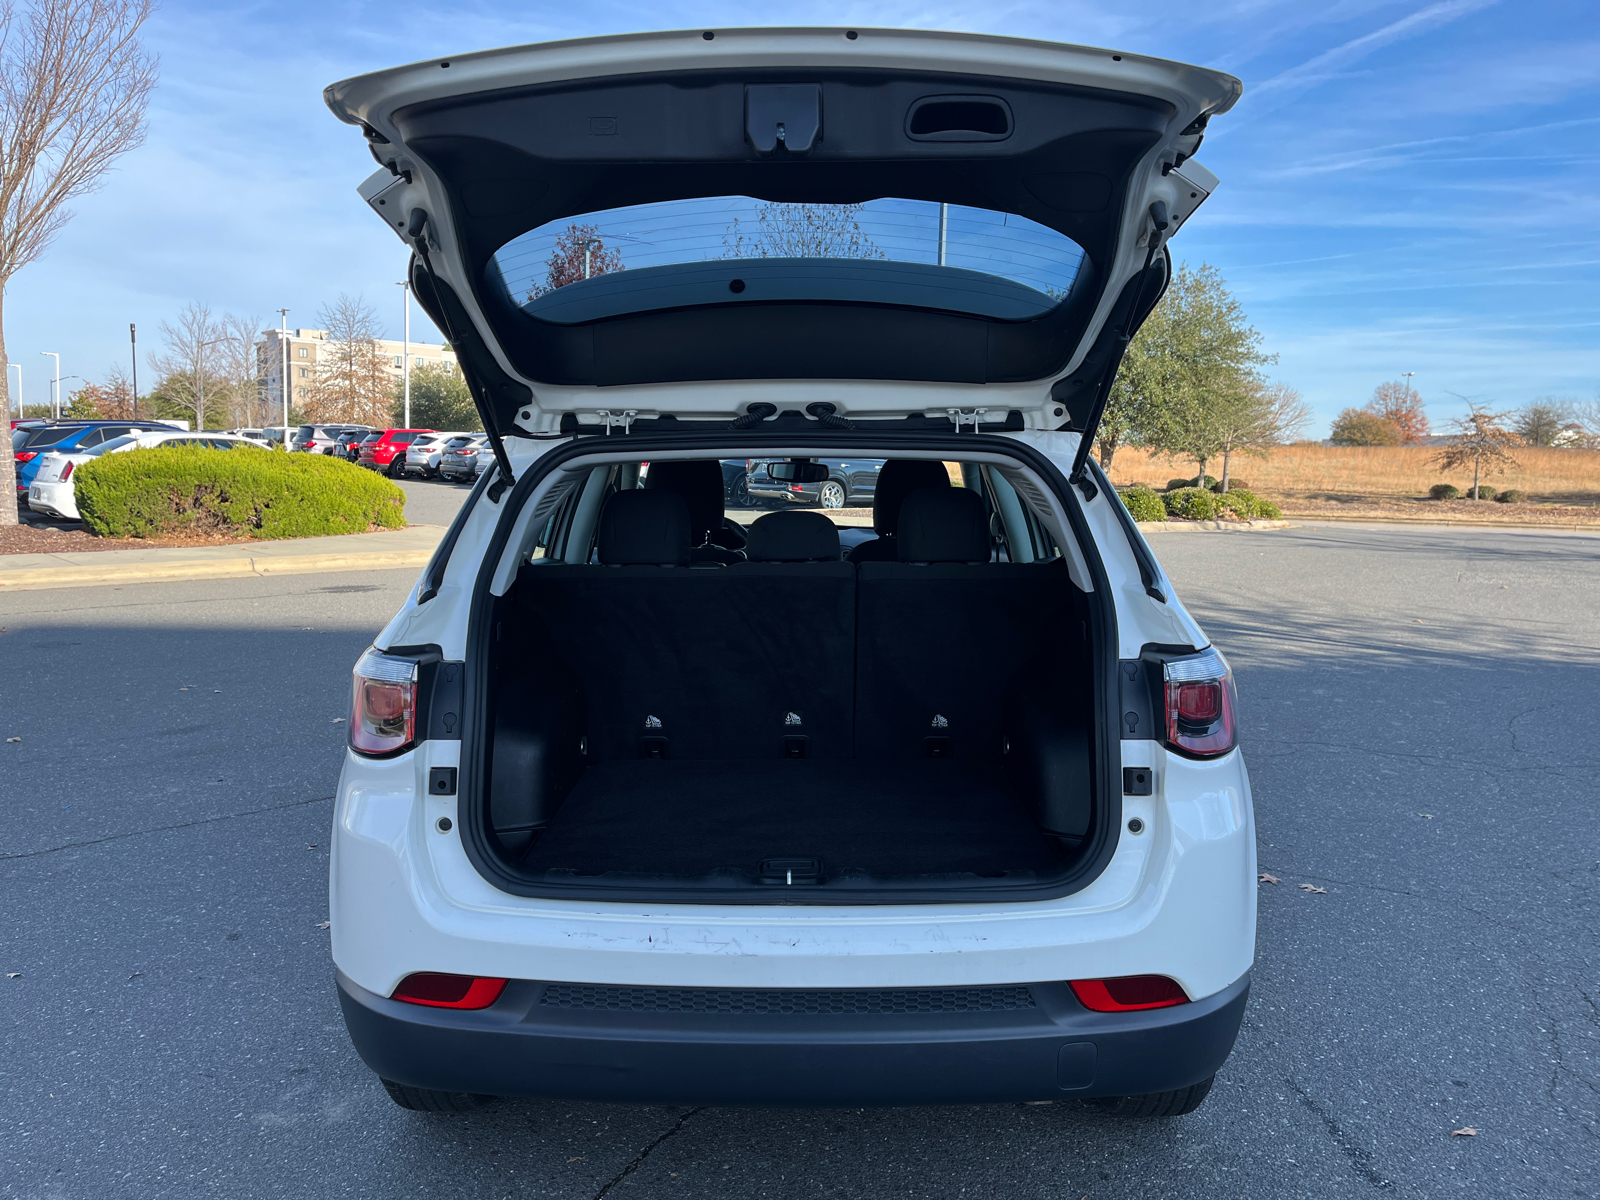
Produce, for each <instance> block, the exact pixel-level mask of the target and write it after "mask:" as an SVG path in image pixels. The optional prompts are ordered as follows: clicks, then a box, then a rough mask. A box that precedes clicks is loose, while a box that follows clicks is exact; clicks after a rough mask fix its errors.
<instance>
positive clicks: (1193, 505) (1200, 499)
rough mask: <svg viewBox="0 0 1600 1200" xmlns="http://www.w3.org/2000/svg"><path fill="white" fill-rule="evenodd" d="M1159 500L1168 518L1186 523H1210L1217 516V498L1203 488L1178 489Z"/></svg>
mask: <svg viewBox="0 0 1600 1200" xmlns="http://www.w3.org/2000/svg"><path fill="white" fill-rule="evenodd" d="M1161 499H1162V501H1163V503H1165V504H1166V506H1167V515H1168V516H1173V517H1181V518H1183V519H1184V520H1188V521H1210V520H1214V519H1215V518H1216V515H1217V497H1216V496H1213V495H1212V494H1211V493H1210V492H1208V491H1206V490H1205V489H1204V488H1197V487H1187V488H1179V489H1178V490H1177V491H1175V492H1168V493H1167V494H1166V495H1165V496H1163V497H1162V498H1161Z"/></svg>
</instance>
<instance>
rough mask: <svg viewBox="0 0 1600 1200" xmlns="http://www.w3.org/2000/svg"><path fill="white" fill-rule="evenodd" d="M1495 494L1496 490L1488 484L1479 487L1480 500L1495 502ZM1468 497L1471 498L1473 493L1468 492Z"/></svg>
mask: <svg viewBox="0 0 1600 1200" xmlns="http://www.w3.org/2000/svg"><path fill="white" fill-rule="evenodd" d="M1495 494H1496V493H1495V490H1494V489H1493V488H1492V487H1490V486H1489V485H1488V484H1487V483H1480V484H1479V485H1478V499H1479V500H1493V499H1494V498H1495ZM1467 495H1469V496H1470V495H1472V493H1471V492H1468V493H1467Z"/></svg>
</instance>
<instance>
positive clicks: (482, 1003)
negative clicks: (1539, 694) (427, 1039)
mask: <svg viewBox="0 0 1600 1200" xmlns="http://www.w3.org/2000/svg"><path fill="white" fill-rule="evenodd" d="M505 990H506V981H505V980H504V979H491V978H489V977H487V976H483V975H443V974H440V973H439V972H437V971H417V972H414V973H413V974H410V975H407V976H406V977H405V978H404V979H402V980H401V981H400V984H399V986H398V987H396V988H395V989H394V997H393V998H394V999H396V1000H404V1001H405V1002H406V1003H407V1004H425V1005H427V1006H428V1007H429V1008H488V1007H489V1006H490V1005H491V1004H493V1003H494V1002H495V1001H496V1000H498V999H500V993H501V992H503V991H505Z"/></svg>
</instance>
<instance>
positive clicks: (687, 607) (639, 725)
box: [517, 490, 855, 759]
mask: <svg viewBox="0 0 1600 1200" xmlns="http://www.w3.org/2000/svg"><path fill="white" fill-rule="evenodd" d="M679 510H683V511H681V512H680V511H679ZM780 515H781V516H784V517H808V516H812V517H814V516H816V514H807V513H783V514H773V516H780ZM680 516H681V520H680V519H679V518H680ZM817 519H818V520H822V521H823V522H824V523H825V524H827V522H826V519H825V518H821V517H818V518H817ZM769 520H770V518H768V517H763V518H761V520H760V521H757V522H756V525H760V524H761V522H762V521H769ZM783 524H784V526H786V527H787V534H786V533H785V530H784V529H782V528H780V529H777V530H773V529H771V528H768V529H767V530H765V531H764V532H763V533H762V534H761V535H759V536H758V535H757V534H756V531H755V529H754V528H752V542H753V543H754V544H755V545H756V547H757V550H758V552H760V548H761V547H762V546H763V545H766V546H767V547H768V549H769V550H770V551H771V552H772V553H773V554H775V555H777V556H779V558H780V561H756V562H749V563H739V564H735V565H732V566H726V567H718V566H709V567H708V566H689V565H685V564H687V563H688V562H689V536H690V531H689V520H688V516H687V511H686V510H684V509H683V500H682V498H681V497H679V496H677V495H676V494H674V493H672V492H668V491H664V490H662V491H649V490H631V491H624V492H618V493H616V494H615V495H613V496H611V497H610V498H609V499H608V500H607V502H606V506H605V508H604V509H603V510H602V513H601V520H600V533H599V539H598V545H597V550H598V557H599V559H600V562H601V565H599V566H567V565H548V566H546V565H540V564H529V565H528V566H525V567H523V568H522V571H521V572H520V573H519V575H518V577H517V604H518V607H519V609H520V610H521V611H522V612H523V613H524V614H525V615H526V617H527V619H528V621H529V623H530V625H534V626H536V627H540V628H542V630H543V631H546V632H547V633H548V635H549V636H548V639H546V640H543V641H542V643H541V644H540V645H539V646H537V647H535V648H533V650H532V653H533V654H535V655H538V654H544V653H556V654H559V655H560V656H561V657H562V659H563V661H564V664H565V665H566V666H568V667H570V668H571V671H572V673H573V674H574V675H576V676H577V678H578V679H579V680H581V681H582V686H583V691H584V708H585V715H586V724H587V737H588V746H589V753H590V755H591V756H592V757H598V758H601V759H620V758H635V757H640V756H644V757H655V756H658V755H659V756H661V757H667V758H686V759H771V758H781V757H785V756H804V757H808V758H834V759H838V758H848V757H850V755H851V752H852V736H853V731H854V711H853V703H852V693H853V690H854V663H855V570H854V568H853V567H851V566H850V565H849V564H848V563H843V562H839V561H838V535H837V533H836V532H834V531H833V527H832V525H831V524H828V532H829V533H830V534H832V536H833V548H832V554H833V559H834V561H832V562H831V563H830V562H827V561H809V560H802V561H789V560H787V559H786V558H783V557H782V556H784V555H788V554H793V553H796V552H797V551H798V550H803V549H806V548H807V547H809V548H810V549H812V550H815V549H817V548H818V547H819V546H820V543H821V539H820V537H819V531H818V530H817V529H816V528H815V527H814V526H813V527H811V528H810V529H809V531H805V530H797V529H796V528H794V527H793V525H792V523H790V522H785V523H783ZM654 564H673V565H654ZM538 669H539V665H538V661H537V658H535V659H533V660H532V661H530V663H529V670H530V671H533V672H537V671H538Z"/></svg>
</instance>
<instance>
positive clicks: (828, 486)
mask: <svg viewBox="0 0 1600 1200" xmlns="http://www.w3.org/2000/svg"><path fill="white" fill-rule="evenodd" d="M844 502H845V494H844V484H842V483H840V482H839V481H838V480H837V479H829V480H827V481H826V482H825V483H823V485H822V486H821V487H820V488H818V489H817V503H819V504H821V505H822V507H823V508H843V507H844Z"/></svg>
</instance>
